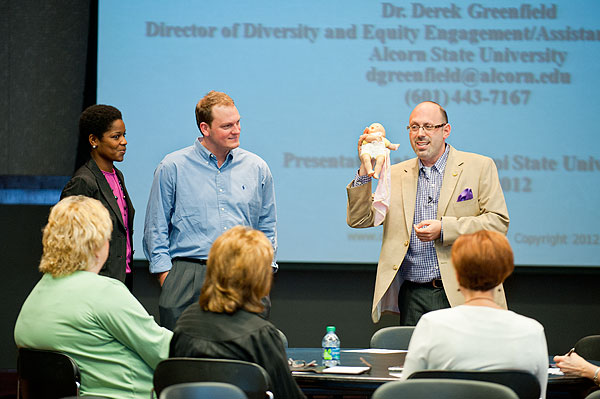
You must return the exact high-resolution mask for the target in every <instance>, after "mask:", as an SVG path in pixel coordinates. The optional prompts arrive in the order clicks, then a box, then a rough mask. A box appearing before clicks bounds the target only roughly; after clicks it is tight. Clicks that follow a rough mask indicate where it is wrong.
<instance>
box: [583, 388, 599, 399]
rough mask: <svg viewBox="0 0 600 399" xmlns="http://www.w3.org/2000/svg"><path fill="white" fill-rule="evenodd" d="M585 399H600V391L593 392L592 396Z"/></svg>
mask: <svg viewBox="0 0 600 399" xmlns="http://www.w3.org/2000/svg"><path fill="white" fill-rule="evenodd" d="M585 399H600V390H599V391H594V392H592V393H591V394H589V395H588V396H586V397H585Z"/></svg>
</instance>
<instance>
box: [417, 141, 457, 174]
mask: <svg viewBox="0 0 600 399" xmlns="http://www.w3.org/2000/svg"><path fill="white" fill-rule="evenodd" d="M444 145H445V146H446V148H445V150H444V153H443V154H442V156H441V157H439V158H438V160H437V161H435V163H434V164H433V166H432V167H431V169H432V170H433V169H435V170H437V171H438V172H440V173H441V174H444V169H446V163H447V162H448V154H449V153H450V145H448V144H445V143H444ZM424 167H425V166H424V165H423V164H422V163H421V160H420V159H419V170H423V168H424Z"/></svg>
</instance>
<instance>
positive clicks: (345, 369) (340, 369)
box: [322, 366, 371, 374]
mask: <svg viewBox="0 0 600 399" xmlns="http://www.w3.org/2000/svg"><path fill="white" fill-rule="evenodd" d="M370 369H371V368H370V367H353V366H334V367H328V368H326V369H324V370H323V371H322V373H332V374H361V373H364V372H366V371H369V370H370Z"/></svg>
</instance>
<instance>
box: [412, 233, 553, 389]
mask: <svg viewBox="0 0 600 399" xmlns="http://www.w3.org/2000/svg"><path fill="white" fill-rule="evenodd" d="M452 263H453V265H454V268H455V270H456V276H457V279H458V283H459V286H460V291H461V293H462V294H463V295H464V297H465V303H464V305H460V306H456V307H454V308H449V309H442V310H437V311H433V312H429V313H427V314H425V315H423V317H422V318H421V319H420V320H419V322H418V323H417V326H416V328H415V331H414V333H413V335H412V338H411V340H410V344H409V346H408V354H407V356H406V361H405V363H404V370H403V372H402V378H403V379H406V378H408V377H409V376H410V375H411V374H412V373H414V372H415V371H419V370H429V369H438V370H439V369H447V370H498V369H514V370H524V371H528V372H530V373H532V374H534V375H535V376H537V378H538V380H539V382H540V388H541V393H542V398H545V397H546V384H547V381H548V349H547V347H546V336H545V335H544V328H543V327H542V325H541V324H540V323H538V322H537V321H535V320H533V319H530V318H528V317H525V316H521V315H519V314H517V313H514V312H512V311H510V310H505V309H503V308H501V307H500V306H498V305H497V304H496V303H495V302H494V299H493V297H494V296H493V293H494V289H495V288H496V287H497V286H498V285H500V284H501V283H502V282H504V280H505V279H506V278H507V277H508V276H509V275H510V274H511V273H512V271H513V270H514V263H513V253H512V249H511V248H510V244H509V243H508V240H507V239H506V237H505V236H504V235H503V234H500V233H497V232H493V231H485V230H482V231H479V232H477V233H474V234H465V235H462V236H460V237H459V238H458V239H457V240H456V241H455V242H454V245H453V246H452Z"/></svg>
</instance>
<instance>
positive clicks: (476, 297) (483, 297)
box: [465, 296, 496, 304]
mask: <svg viewBox="0 0 600 399" xmlns="http://www.w3.org/2000/svg"><path fill="white" fill-rule="evenodd" d="M477 299H481V300H484V301H490V302H493V303H494V304H496V302H495V301H494V300H493V299H491V298H488V297H485V296H474V297H473V298H469V299H468V300H466V301H465V303H469V302H472V301H475V300H477Z"/></svg>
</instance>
